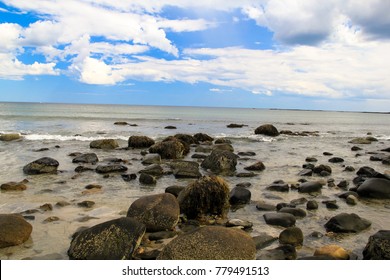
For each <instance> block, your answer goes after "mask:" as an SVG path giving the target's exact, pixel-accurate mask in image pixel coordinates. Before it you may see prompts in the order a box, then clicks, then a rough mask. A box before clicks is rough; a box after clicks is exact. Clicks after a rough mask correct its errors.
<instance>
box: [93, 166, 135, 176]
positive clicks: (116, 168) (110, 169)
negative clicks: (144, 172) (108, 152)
mask: <svg viewBox="0 0 390 280" xmlns="http://www.w3.org/2000/svg"><path fill="white" fill-rule="evenodd" d="M95 171H96V172H97V173H101V174H106V173H112V172H126V171H127V167H126V166H124V165H121V164H109V165H98V166H97V167H96V169H95Z"/></svg>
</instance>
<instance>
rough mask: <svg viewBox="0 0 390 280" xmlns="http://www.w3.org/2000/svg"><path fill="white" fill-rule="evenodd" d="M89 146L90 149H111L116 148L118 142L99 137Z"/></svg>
mask: <svg viewBox="0 0 390 280" xmlns="http://www.w3.org/2000/svg"><path fill="white" fill-rule="evenodd" d="M89 147H90V148H91V149H104V150H112V149H116V148H118V147H119V144H118V142H117V141H116V140H115V139H101V140H94V141H92V142H91V143H90V144H89Z"/></svg>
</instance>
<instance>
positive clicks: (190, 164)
mask: <svg viewBox="0 0 390 280" xmlns="http://www.w3.org/2000/svg"><path fill="white" fill-rule="evenodd" d="M169 165H170V166H171V168H172V169H173V175H175V178H177V179H179V178H200V177H202V174H201V173H200V172H199V163H197V162H194V161H184V160H182V161H172V162H170V163H169Z"/></svg>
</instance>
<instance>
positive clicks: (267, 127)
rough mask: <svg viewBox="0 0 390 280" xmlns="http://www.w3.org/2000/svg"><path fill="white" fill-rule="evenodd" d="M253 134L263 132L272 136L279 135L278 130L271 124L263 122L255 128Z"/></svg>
mask: <svg viewBox="0 0 390 280" xmlns="http://www.w3.org/2000/svg"><path fill="white" fill-rule="evenodd" d="M255 134H263V135H266V136H272V137H274V136H278V135H279V131H278V130H277V128H276V127H274V126H273V125H272V124H264V125H261V126H259V127H258V128H256V130H255Z"/></svg>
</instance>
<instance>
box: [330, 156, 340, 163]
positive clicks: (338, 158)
mask: <svg viewBox="0 0 390 280" xmlns="http://www.w3.org/2000/svg"><path fill="white" fill-rule="evenodd" d="M328 161H329V162H331V163H340V162H344V159H343V158H340V157H332V158H330V159H329V160H328Z"/></svg>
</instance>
